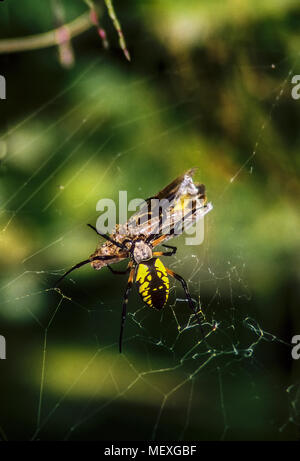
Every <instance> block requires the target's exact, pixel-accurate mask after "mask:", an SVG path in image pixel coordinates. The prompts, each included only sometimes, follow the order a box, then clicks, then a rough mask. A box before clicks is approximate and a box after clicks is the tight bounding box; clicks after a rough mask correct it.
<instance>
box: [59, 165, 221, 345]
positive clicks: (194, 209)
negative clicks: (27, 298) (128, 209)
mask: <svg viewBox="0 0 300 461" xmlns="http://www.w3.org/2000/svg"><path fill="white" fill-rule="evenodd" d="M194 171H195V169H191V170H189V171H187V172H186V173H185V174H184V175H182V176H180V177H178V178H176V179H175V180H174V181H173V182H172V183H170V184H169V185H168V186H167V187H165V188H164V189H163V190H162V191H160V192H159V193H158V194H157V195H156V196H154V197H151V198H149V199H147V200H146V204H145V205H144V206H143V207H141V209H140V210H139V211H138V212H137V213H135V214H134V215H133V216H132V217H131V218H130V219H129V221H128V222H127V223H126V224H121V225H120V224H118V225H117V226H116V227H115V229H114V230H113V231H112V233H111V234H110V235H106V234H102V233H100V232H99V231H98V230H97V229H96V228H95V227H94V226H92V225H91V224H88V226H89V227H91V228H92V229H93V230H95V231H96V232H97V234H98V235H100V236H101V237H103V238H104V239H105V240H106V242H105V243H104V244H102V245H101V246H99V247H98V248H97V249H96V251H95V252H94V253H93V254H92V255H91V256H90V257H89V258H88V259H86V260H85V261H81V262H80V263H78V264H76V265H75V266H73V267H72V268H71V269H70V270H68V271H67V272H66V273H65V274H64V275H63V276H62V277H61V278H60V279H59V280H58V282H57V284H59V283H60V282H61V281H62V279H63V278H65V277H66V276H67V275H68V274H70V272H72V271H74V270H76V269H79V268H80V267H81V266H84V265H85V264H88V263H90V264H91V266H92V267H93V268H94V269H96V270H100V269H101V268H102V267H105V266H107V267H108V268H109V269H110V270H111V272H112V273H113V274H126V273H128V272H129V278H128V282H127V286H126V290H125V294H124V297H123V306H122V317H121V329H120V337H119V351H120V352H122V340H123V331H124V324H125V320H126V313H127V303H128V297H129V293H130V290H131V288H132V285H133V283H134V282H136V284H137V286H138V290H139V294H140V296H141V298H142V300H143V302H144V303H145V304H146V305H147V306H149V307H154V308H155V309H158V310H161V309H162V308H163V307H164V306H165V305H166V303H167V300H168V297H169V288H170V283H169V278H168V275H170V276H171V277H174V278H175V279H177V280H178V281H179V282H180V283H181V285H182V288H183V289H184V292H185V295H186V298H187V301H188V304H189V307H190V309H191V310H192V312H193V314H194V315H195V317H196V319H197V322H198V324H199V326H200V328H201V332H202V335H203V331H202V326H201V320H200V317H199V315H198V312H197V309H196V307H195V305H194V303H193V300H192V297H191V295H190V293H189V290H188V287H187V284H186V282H185V280H184V279H183V278H182V277H181V276H180V275H178V274H176V273H175V272H173V271H172V270H171V269H168V268H167V267H165V266H164V264H163V262H162V261H161V259H160V258H159V257H160V256H172V255H174V254H175V253H176V250H177V248H176V247H174V246H171V245H166V244H165V243H163V242H165V241H167V240H169V239H170V238H172V237H174V236H176V235H178V234H180V233H182V232H183V226H182V224H183V221H184V224H185V229H187V228H188V227H189V226H191V225H193V224H194V223H196V222H197V221H198V220H199V219H200V218H201V217H203V216H204V215H205V214H206V213H207V212H208V211H210V210H211V209H212V206H211V204H207V200H206V196H205V186H204V185H203V184H195V183H194V182H193V179H192V175H193V174H194ZM153 199H156V200H153ZM163 199H166V200H168V202H167V203H168V206H167V208H165V209H164V210H162V209H161V208H160V205H159V202H157V201H160V200H163ZM150 202H151V204H154V206H152V207H151V210H150V211H149V206H148V205H149V204H150ZM165 203H166V202H165ZM157 207H159V210H158V209H157ZM145 216H146V219H145ZM142 218H143V219H142ZM160 244H162V245H163V246H164V247H166V248H168V249H169V250H170V251H153V249H154V248H155V247H156V246H158V245H160ZM127 258H129V263H128V266H127V268H126V270H125V271H117V270H115V269H113V268H112V267H110V264H114V263H116V262H119V261H122V260H124V259H127Z"/></svg>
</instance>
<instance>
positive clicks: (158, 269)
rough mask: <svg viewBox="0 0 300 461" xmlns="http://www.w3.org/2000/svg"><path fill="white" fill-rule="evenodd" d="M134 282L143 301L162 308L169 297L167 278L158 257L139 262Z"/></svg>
mask: <svg viewBox="0 0 300 461" xmlns="http://www.w3.org/2000/svg"><path fill="white" fill-rule="evenodd" d="M136 282H137V284H138V286H139V293H140V295H141V297H142V300H143V301H144V303H146V304H147V305H148V306H150V307H155V308H156V309H162V308H163V307H164V305H165V304H166V302H167V300H168V297H169V290H170V284H169V278H168V275H167V271H166V268H165V266H164V265H163V263H162V262H161V261H160V259H158V258H152V259H150V260H149V261H144V262H143V263H140V264H139V266H138V269H137V274H136Z"/></svg>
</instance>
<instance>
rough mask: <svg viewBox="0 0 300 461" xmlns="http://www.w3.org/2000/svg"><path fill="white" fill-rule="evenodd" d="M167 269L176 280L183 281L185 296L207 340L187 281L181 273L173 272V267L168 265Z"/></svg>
mask: <svg viewBox="0 0 300 461" xmlns="http://www.w3.org/2000/svg"><path fill="white" fill-rule="evenodd" d="M166 271H167V273H168V274H169V275H171V277H174V278H175V279H176V280H179V282H180V283H181V285H182V288H183V289H184V292H185V296H186V297H187V300H188V303H189V306H190V308H191V310H192V311H193V313H194V315H195V317H196V319H197V322H198V325H199V327H200V330H201V334H202V337H203V339H204V340H205V335H204V331H203V328H202V324H201V319H200V317H199V314H198V312H197V309H196V307H195V306H194V303H193V300H192V297H191V295H190V292H189V289H188V286H187V283H186V281H185V280H184V278H183V277H181V275H178V274H176V273H175V272H173V271H172V270H171V269H168V268H167V267H166Z"/></svg>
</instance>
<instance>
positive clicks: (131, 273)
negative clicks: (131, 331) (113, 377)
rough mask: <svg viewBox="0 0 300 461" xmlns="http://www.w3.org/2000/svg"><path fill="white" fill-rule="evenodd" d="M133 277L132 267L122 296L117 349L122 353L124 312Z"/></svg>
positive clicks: (125, 312)
mask: <svg viewBox="0 0 300 461" xmlns="http://www.w3.org/2000/svg"><path fill="white" fill-rule="evenodd" d="M133 278H134V268H132V269H131V271H130V274H129V278H128V282H127V287H126V290H125V294H124V298H123V307H122V316H121V329H120V338H119V351H120V353H122V341H123V332H124V324H125V320H126V314H127V304H128V297H129V293H130V290H131V288H132V284H133Z"/></svg>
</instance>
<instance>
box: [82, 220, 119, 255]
mask: <svg viewBox="0 0 300 461" xmlns="http://www.w3.org/2000/svg"><path fill="white" fill-rule="evenodd" d="M87 226H88V227H90V228H91V229H93V230H94V231H95V232H96V233H97V234H98V235H100V236H101V237H103V238H105V239H106V240H108V241H109V242H111V243H113V244H114V245H116V246H117V247H119V248H121V249H122V250H124V245H122V244H121V243H119V242H116V240H113V239H112V238H110V237H109V236H108V235H106V234H101V232H98V231H97V229H96V227H94V226H92V225H91V224H87Z"/></svg>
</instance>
